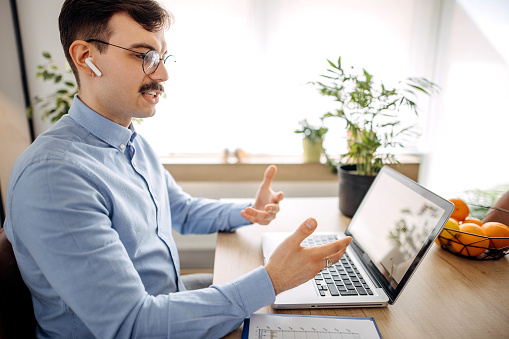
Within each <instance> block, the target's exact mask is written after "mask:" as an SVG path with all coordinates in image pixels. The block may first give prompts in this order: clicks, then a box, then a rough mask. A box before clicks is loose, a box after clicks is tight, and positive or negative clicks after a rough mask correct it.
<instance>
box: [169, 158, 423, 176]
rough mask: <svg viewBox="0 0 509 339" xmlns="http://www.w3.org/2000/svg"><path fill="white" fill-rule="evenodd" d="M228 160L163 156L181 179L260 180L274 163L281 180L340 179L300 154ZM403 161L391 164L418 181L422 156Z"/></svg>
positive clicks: (172, 171) (400, 159) (171, 171)
mask: <svg viewBox="0 0 509 339" xmlns="http://www.w3.org/2000/svg"><path fill="white" fill-rule="evenodd" d="M227 160H228V162H225V160H224V159H223V158H222V157H221V156H219V155H216V156H214V155H210V154H207V155H175V156H167V157H161V161H162V163H163V165H164V167H165V168H166V169H167V170H168V171H170V173H171V174H172V176H173V177H174V178H175V180H176V181H177V182H181V181H193V182H206V181H209V182H210V181H213V182H249V181H255V182H260V181H261V179H262V178H263V173H264V172H265V169H266V168H267V166H268V165H270V164H275V165H277V167H278V173H277V180H278V181H337V175H335V174H333V173H332V172H331V170H330V169H329V168H328V167H327V165H325V164H324V163H303V162H302V157H300V156H249V157H246V158H244V159H242V161H241V162H236V159H235V160H234V159H233V158H229V159H227ZM398 160H399V161H400V163H401V164H399V165H391V167H396V169H397V170H398V171H399V172H401V173H403V174H405V175H406V176H408V177H409V178H411V179H413V180H415V181H417V179H418V175H419V165H420V156H419V155H413V154H412V155H410V154H408V155H400V156H398Z"/></svg>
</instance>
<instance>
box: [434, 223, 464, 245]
mask: <svg viewBox="0 0 509 339" xmlns="http://www.w3.org/2000/svg"><path fill="white" fill-rule="evenodd" d="M446 228H448V229H450V230H446ZM453 230H457V231H459V230H460V223H459V222H458V221H457V220H456V219H453V218H449V220H447V222H446V223H445V225H444V228H443V229H442V232H440V235H439V236H438V237H437V238H436V239H435V243H436V244H437V245H438V246H442V245H444V246H447V245H449V243H450V242H451V240H450V239H452V238H454V236H455V234H456V233H457V232H454V231H453Z"/></svg>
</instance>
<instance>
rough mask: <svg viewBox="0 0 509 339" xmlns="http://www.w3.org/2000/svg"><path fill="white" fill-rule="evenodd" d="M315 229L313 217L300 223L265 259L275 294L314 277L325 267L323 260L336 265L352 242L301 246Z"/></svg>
mask: <svg viewBox="0 0 509 339" xmlns="http://www.w3.org/2000/svg"><path fill="white" fill-rule="evenodd" d="M316 226H317V223H316V220H315V219H313V218H309V219H308V220H306V221H305V222H303V223H302V224H301V225H300V226H299V227H298V228H297V230H296V231H295V232H294V233H293V234H292V235H290V236H289V237H288V238H286V239H285V240H284V241H283V242H282V243H281V244H280V245H279V246H278V247H277V248H276V249H275V251H274V253H272V255H271V257H270V258H269V261H268V262H267V265H265V269H266V270H267V273H268V274H269V277H270V280H271V281H272V285H273V286H274V291H275V292H276V295H277V294H279V293H281V292H283V291H286V290H289V289H291V288H294V287H296V286H299V285H301V284H303V283H305V282H306V281H308V280H310V279H311V278H313V277H314V276H316V275H317V274H318V272H320V271H321V270H322V269H323V268H324V267H325V266H326V258H327V257H328V258H330V259H331V261H332V262H333V263H336V262H338V261H339V259H341V257H342V256H343V254H345V251H346V248H347V246H348V245H350V243H351V241H352V238H351V237H346V238H343V239H340V240H336V241H334V242H331V243H328V244H325V245H321V246H315V247H302V246H301V245H300V244H301V243H302V241H303V240H304V239H305V238H307V237H308V236H309V235H311V233H313V232H314V230H315V229H316Z"/></svg>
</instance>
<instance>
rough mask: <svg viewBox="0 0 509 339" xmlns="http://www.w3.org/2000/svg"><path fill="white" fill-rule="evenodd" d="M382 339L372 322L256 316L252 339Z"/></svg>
mask: <svg viewBox="0 0 509 339" xmlns="http://www.w3.org/2000/svg"><path fill="white" fill-rule="evenodd" d="M301 338H305V339H380V338H381V337H380V335H379V333H378V330H377V328H376V325H375V322H374V321H373V319H372V318H348V317H327V316H299V315H286V314H259V313H256V314H253V315H252V316H251V320H250V324H249V339H301Z"/></svg>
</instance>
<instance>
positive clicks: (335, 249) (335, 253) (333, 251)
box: [313, 237, 352, 263]
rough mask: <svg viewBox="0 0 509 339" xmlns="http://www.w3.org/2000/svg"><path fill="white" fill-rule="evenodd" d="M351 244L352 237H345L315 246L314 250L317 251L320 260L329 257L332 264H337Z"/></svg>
mask: <svg viewBox="0 0 509 339" xmlns="http://www.w3.org/2000/svg"><path fill="white" fill-rule="evenodd" d="M351 242H352V237H345V238H343V239H339V240H336V241H333V242H331V243H328V244H325V245H320V246H315V247H313V248H314V249H316V250H317V252H318V253H317V256H319V257H320V258H327V257H329V258H330V259H331V260H332V262H334V263H336V262H337V261H338V260H339V259H340V258H341V256H342V255H343V254H344V252H343V250H346V248H347V247H348V245H350V243H351ZM339 253H341V254H339Z"/></svg>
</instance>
